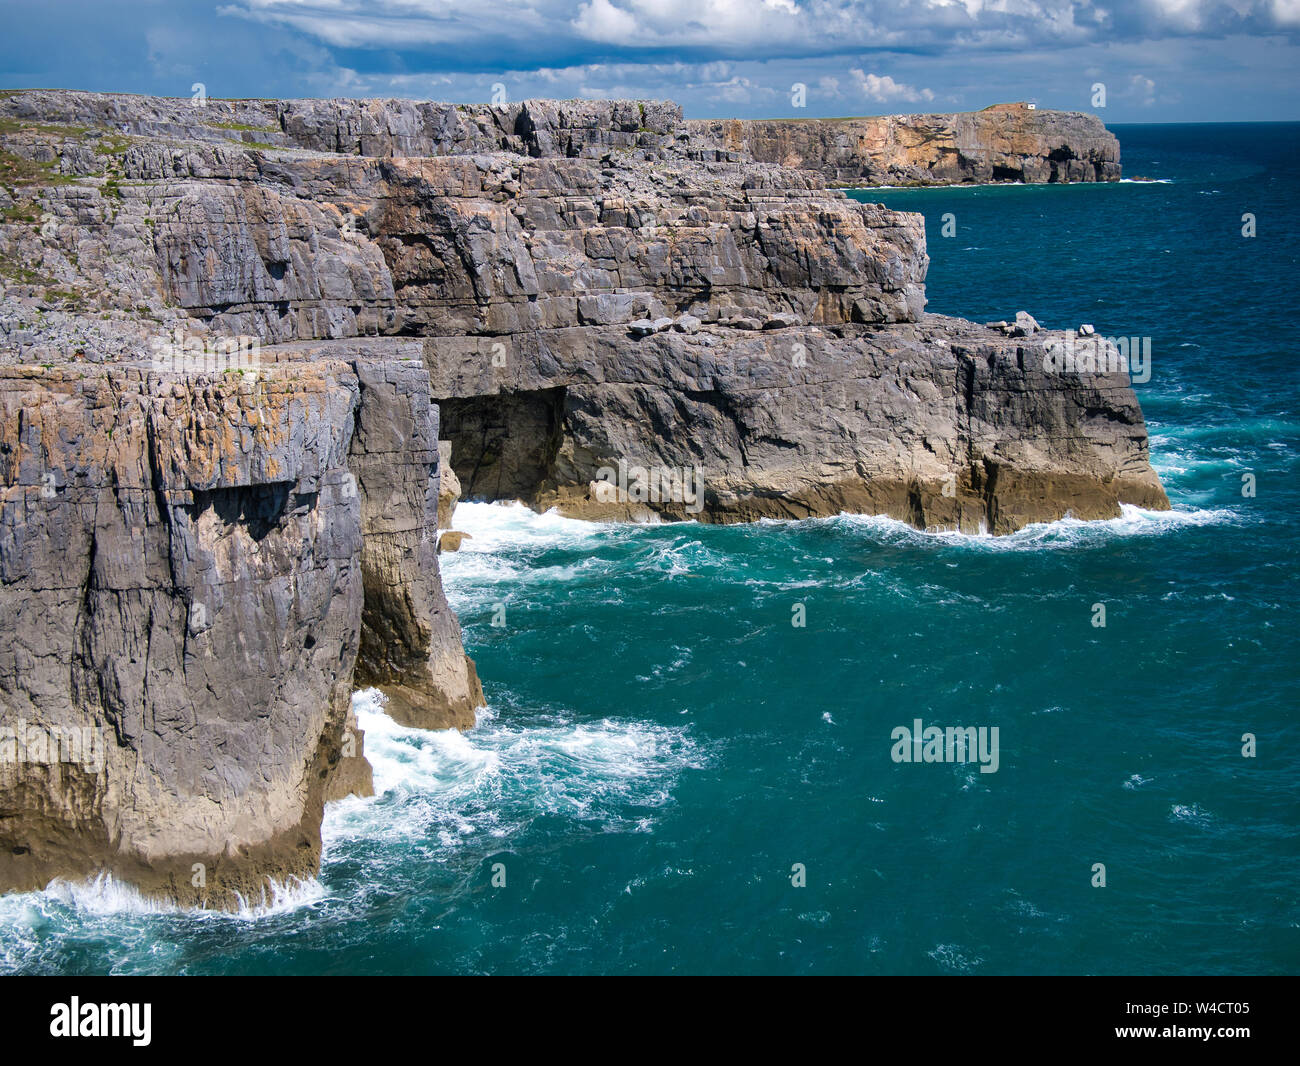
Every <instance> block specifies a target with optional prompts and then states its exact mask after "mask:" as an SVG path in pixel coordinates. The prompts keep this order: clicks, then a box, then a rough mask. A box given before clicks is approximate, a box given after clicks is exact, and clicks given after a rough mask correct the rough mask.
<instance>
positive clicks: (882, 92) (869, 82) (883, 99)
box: [849, 67, 934, 103]
mask: <svg viewBox="0 0 1300 1066" xmlns="http://www.w3.org/2000/svg"><path fill="white" fill-rule="evenodd" d="M849 74H850V75H852V77H853V81H854V84H855V85H856V86H857V89H858V92H859V93H860V94H861V95H863V96H865V97H866V98H867V99H868V100H876V101H879V102H880V103H888V102H890V101H891V100H903V101H906V102H907V103H918V102H920V101H922V100H933V99H934V93H933V92H932V91H931V90H929V89H914V88H913V87H912V86H910V85H903V84H902V83H900V82H896V81H895V80H894V79H893V78H891V77H890V76H889V75H888V74H886V75H884V76H883V77H882V76H881V75H878V74H867V73H865V72H864V71H862V70H861V69H859V68H857V67H855V68H854V69H852V70H850V71H849Z"/></svg>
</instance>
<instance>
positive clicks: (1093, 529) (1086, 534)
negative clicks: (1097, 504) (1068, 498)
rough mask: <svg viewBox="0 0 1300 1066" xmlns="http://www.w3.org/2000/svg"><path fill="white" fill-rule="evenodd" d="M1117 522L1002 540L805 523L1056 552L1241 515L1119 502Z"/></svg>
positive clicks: (856, 522) (1063, 526) (882, 520)
mask: <svg viewBox="0 0 1300 1066" xmlns="http://www.w3.org/2000/svg"><path fill="white" fill-rule="evenodd" d="M1120 512H1121V513H1120V515H1119V516H1118V517H1117V518H1104V519H1095V520H1090V521H1085V520H1083V519H1078V518H1069V517H1067V518H1061V519H1057V520H1056V521H1055V522H1037V523H1034V524H1032V525H1028V526H1025V527H1024V528H1023V529H1020V530H1017V531H1016V532H1015V533H1011V534H1007V535H1006V536H997V537H995V536H992V535H990V534H988V533H978V534H975V533H959V532H956V531H953V530H925V531H922V530H918V529H914V528H913V527H911V526H909V525H907V524H906V523H905V522H899V521H897V520H896V519H893V518H887V517H885V516H883V515H849V514H842V515H839V516H837V517H836V518H832V519H810V520H806V521H820V522H832V523H839V524H841V525H843V526H844V527H846V528H849V529H854V530H861V531H862V532H865V533H870V534H872V535H875V536H880V537H882V538H883V539H887V540H890V541H894V542H907V541H912V542H917V543H950V544H954V545H962V546H968V547H972V548H977V549H980V550H985V551H1026V550H1034V551H1037V550H1041V549H1051V550H1061V549H1069V548H1078V547H1085V546H1089V545H1092V544H1096V543H1099V542H1102V541H1106V540H1111V539H1114V538H1117V537H1119V538H1128V537H1141V536H1157V535H1160V534H1164V533H1170V532H1174V531H1177V530H1181V529H1189V528H1195V527H1198V526H1208V525H1222V524H1225V523H1232V522H1238V521H1241V516H1240V515H1238V514H1237V513H1236V512H1235V511H1231V510H1228V509H1226V508H1216V509H1203V508H1198V509H1192V510H1178V509H1175V510H1170V511H1149V510H1146V509H1145V508H1142V507H1135V506H1134V505H1132V504H1127V503H1126V504H1121V505H1120Z"/></svg>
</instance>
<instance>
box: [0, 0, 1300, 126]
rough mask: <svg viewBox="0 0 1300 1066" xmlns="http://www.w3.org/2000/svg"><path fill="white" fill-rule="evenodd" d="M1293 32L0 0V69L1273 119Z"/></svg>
mask: <svg viewBox="0 0 1300 1066" xmlns="http://www.w3.org/2000/svg"><path fill="white" fill-rule="evenodd" d="M1298 41H1300V0H1132V2H1101V3H1091V2H1072V0H891V2H877V0H564V2H562V0H523V2H520V0H137V2H132V3H117V2H112V0H45V2H43V3H39V4H38V3H37V2H35V0H23V2H17V0H0V87H4V88H19V87H28V86H44V87H63V88H76V89H97V90H105V91H108V90H114V91H122V92H136V93H156V94H161V95H166V96H189V95H190V92H191V87H192V85H193V84H194V83H195V82H201V83H203V85H204V86H205V87H206V91H207V93H208V95H210V96H215V97H239V96H279V97H290V96H402V97H411V98H419V99H439V100H454V101H486V100H488V99H490V98H491V97H492V95H493V91H494V88H495V87H496V86H501V87H502V89H503V91H504V93H505V95H506V97H507V98H508V99H511V100H520V99H525V98H528V97H556V98H571V97H588V98H599V97H640V98H657V99H661V98H669V99H673V100H676V101H678V102H679V103H681V104H682V106H683V107H684V108H685V109H686V113H687V115H688V116H689V117H697V118H706V117H719V116H731V115H734V116H740V117H752V116H775V117H782V116H787V117H812V116H818V115H860V114H861V115H870V114H888V113H898V112H906V111H952V110H971V109H977V108H980V107H985V106H987V105H989V104H992V103H998V102H1002V101H1007V100H1022V99H1025V100H1033V101H1036V102H1037V103H1038V104H1039V105H1040V106H1042V107H1056V108H1064V109H1069V110H1082V111H1088V110H1096V111H1097V113H1098V114H1099V115H1100V116H1101V117H1102V118H1103V119H1104V120H1105V121H1107V122H1188V121H1216V120H1277V119H1300V73H1298V71H1300V55H1298V54H1297V42H1298ZM1098 83H1100V84H1102V85H1104V86H1105V91H1106V97H1105V103H1106V106H1105V107H1104V108H1097V107H1094V90H1093V86H1094V85H1096V84H1098ZM796 84H800V85H803V86H805V87H806V89H805V95H804V99H805V103H806V106H804V107H802V108H798V107H795V106H794V103H793V99H792V97H793V94H792V86H794V85H796Z"/></svg>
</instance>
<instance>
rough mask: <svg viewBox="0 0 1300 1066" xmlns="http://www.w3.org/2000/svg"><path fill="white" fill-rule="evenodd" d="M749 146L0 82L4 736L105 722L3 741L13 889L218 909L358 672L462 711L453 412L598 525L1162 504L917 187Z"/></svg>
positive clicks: (1092, 406)
mask: <svg viewBox="0 0 1300 1066" xmlns="http://www.w3.org/2000/svg"><path fill="white" fill-rule="evenodd" d="M274 146H279V147H274ZM746 151H747V150H746V149H742V148H737V147H735V146H734V145H729V144H727V143H724V142H723V141H719V140H716V139H715V138H714V137H713V136H712V134H710V133H708V132H707V131H704V132H702V131H701V130H700V129H699V128H698V126H692V125H691V124H685V123H683V122H682V121H681V116H680V112H679V111H678V110H677V109H676V108H675V106H673V105H667V104H640V103H636V102H632V103H625V102H614V103H608V102H600V103H578V104H569V103H563V104H556V103H547V102H540V103H539V102H531V101H530V102H528V103H525V104H521V105H517V106H515V107H513V108H508V109H491V108H458V107H452V106H451V105H434V104H412V103H403V102H375V101H283V102H274V101H244V102H222V101H209V102H208V103H207V105H206V107H203V108H195V107H191V106H190V104H189V102H188V101H170V100H157V99H150V98H141V97H109V96H98V95H94V94H82V93H61V92H23V93H15V94H9V95H7V96H3V97H0V212H2V213H3V221H2V222H0V275H2V276H3V285H4V287H3V292H0V708H2V709H3V712H4V713H3V722H2V723H0V724H2V725H3V726H5V727H8V728H10V729H11V730H12V729H15V728H16V727H17V724H18V723H22V725H23V728H24V729H26V730H29V731H30V730H32V729H35V730H36V733H33V736H35V735H36V734H38V733H41V732H43V733H44V734H45V735H47V736H49V735H54V734H55V733H58V732H59V731H67V732H68V733H69V734H71V733H72V732H73V731H78V732H77V735H78V736H82V735H85V736H99V737H101V738H103V748H102V754H103V758H102V760H97V759H90V760H82V761H80V762H77V761H75V760H68V759H57V760H50V759H46V760H41V759H38V758H26V759H24V760H19V759H15V758H8V759H6V758H5V752H6V749H5V747H4V743H5V735H4V734H2V733H0V889H2V888H14V887H23V888H26V887H36V886H38V885H41V884H44V883H46V882H47V881H48V880H49V878H51V877H53V876H56V875H65V876H70V875H80V874H86V873H90V872H93V871H96V870H102V869H107V870H111V871H113V872H114V873H116V874H117V875H119V876H121V877H123V878H125V879H127V880H130V881H132V882H134V883H136V884H139V885H141V886H142V887H144V888H145V889H146V890H147V891H150V892H156V893H159V894H163V895H167V896H171V897H173V898H178V899H181V900H185V901H202V902H205V903H208V904H210V905H217V906H227V905H230V903H231V901H232V900H233V899H234V898H235V895H234V894H235V893H240V894H243V895H245V896H247V895H249V894H250V893H252V894H254V895H256V894H257V889H258V886H259V885H261V884H262V883H263V879H264V878H265V876H267V875H273V876H285V875H289V874H305V873H309V872H312V871H314V870H315V869H316V866H317V863H318V861H319V848H320V844H319V826H320V817H321V809H322V804H323V803H324V802H325V801H326V800H328V799H331V798H335V797H337V796H338V795H340V794H344V793H346V792H347V791H349V790H357V791H362V792H364V791H365V790H366V789H367V788H368V772H367V767H366V764H365V761H364V753H363V748H362V744H361V738H360V736H359V734H358V733H357V730H356V728H355V722H351V721H349V716H348V696H349V693H350V692H351V690H352V688H353V686H354V685H358V684H374V685H378V686H380V687H381V688H383V689H384V691H385V692H386V693H387V694H388V696H389V704H388V706H389V711H390V713H392V714H393V715H394V716H395V717H397V718H398V719H400V720H401V721H403V722H406V723H408V724H412V725H418V726H428V727H444V726H449V725H454V726H467V725H470V724H472V722H473V716H474V708H475V707H476V706H478V705H479V704H480V703H481V701H482V693H481V689H480V688H479V683H478V679H477V677H476V676H475V673H474V669H473V664H472V663H471V662H469V661H468V660H467V659H466V657H465V655H464V651H463V648H462V646H461V638H460V632H459V627H458V625H457V623H456V620H455V618H454V616H453V615H452V613H451V612H450V610H449V609H448V607H447V604H446V600H445V598H444V597H443V594H442V588H441V582H440V578H439V575H438V567H437V559H436V554H435V553H436V539H435V538H436V537H437V528H438V525H439V522H438V502H439V489H440V459H439V452H440V448H439V440H440V439H441V440H442V441H443V442H445V444H446V446H445V448H443V452H444V454H449V455H450V456H451V462H452V463H453V464H454V466H455V474H456V475H457V478H458V480H459V482H460V485H461V491H462V492H463V494H464V496H465V497H466V498H476V499H499V498H519V499H523V500H526V501H528V502H530V503H532V504H533V505H535V506H538V507H548V506H552V505H554V506H558V507H560V508H561V509H563V510H564V511H566V512H567V513H570V514H575V515H581V516H588V517H604V518H617V519H628V518H644V517H652V516H655V515H659V516H664V517H669V518H682V517H687V518H689V517H698V518H700V519H702V520H706V521H734V520H743V519H752V518H757V517H761V516H765V515H770V516H779V517H803V516H807V515H826V514H834V513H838V512H839V511H841V510H849V511H865V512H872V513H884V514H889V515H893V516H895V517H897V518H900V519H902V520H904V521H908V522H911V523H913V524H915V525H917V526H922V527H929V526H933V527H943V528H960V529H964V530H970V531H974V530H978V529H987V530H989V531H992V532H997V533H1005V532H1010V531H1013V530H1015V529H1018V528H1020V527H1021V526H1023V525H1024V524H1026V523H1027V522H1033V521H1039V520H1046V519H1054V518H1059V517H1061V516H1062V515H1064V514H1066V513H1067V512H1070V513H1073V514H1075V515H1077V516H1079V517H1109V516H1112V515H1114V514H1116V513H1118V507H1119V504H1120V503H1121V502H1133V503H1138V504H1143V505H1147V506H1156V507H1158V506H1167V503H1166V501H1165V498H1164V494H1163V491H1162V490H1161V488H1160V485H1159V481H1158V479H1157V478H1156V476H1155V474H1154V473H1153V472H1152V470H1151V467H1150V465H1149V463H1148V462H1147V450H1146V449H1147V443H1146V430H1145V426H1144V423H1143V421H1142V415H1141V411H1140V409H1139V407H1138V404H1137V401H1136V398H1135V397H1134V395H1133V392H1132V390H1131V388H1130V387H1129V381H1128V376H1127V374H1126V373H1125V372H1124V371H1123V370H1122V369H1120V370H1117V371H1114V372H1111V373H1082V372H1075V371H1073V370H1071V371H1069V372H1065V371H1060V370H1055V369H1052V363H1051V360H1050V358H1049V354H1050V353H1049V350H1048V345H1049V344H1050V343H1053V342H1054V341H1055V342H1060V341H1063V340H1065V339H1066V338H1065V335H1063V334H1050V333H1047V332H1046V331H1039V330H1037V328H1036V326H1034V325H1033V324H1031V323H1027V324H1026V325H1024V326H1023V327H1021V328H1017V329H1015V330H1007V329H995V328H990V327H986V326H980V325H976V324H974V323H970V322H964V321H961V320H958V319H950V318H942V317H939V316H934V315H928V314H926V313H925V311H924V303H925V295H924V280H925V270H926V266H927V262H928V261H927V257H926V254H925V246H924V233H923V228H922V225H921V219H920V218H919V216H915V215H908V214H900V213H897V212H892V211H888V210H886V209H884V208H883V207H880V206H878V205H870V204H858V203H855V202H852V201H849V200H847V199H846V198H845V197H844V195H843V194H842V193H838V192H834V191H831V190H828V189H827V188H826V187H825V179H824V178H823V176H822V175H821V174H819V173H816V172H814V171H810V170H807V169H791V168H789V167H783V166H780V165H777V164H774V163H765V162H757V161H754V160H752V159H749V158H748V156H747V155H746ZM401 153H414V154H406V155H403V154H401ZM240 335H242V336H243V337H244V338H245V341H239V342H237V343H234V342H232V338H235V337H237V336H240ZM245 342H247V343H245ZM232 343H234V348H233V352H232V350H231V345H232ZM647 475H649V478H650V481H651V482H653V485H652V486H651V485H649V484H647V483H646V478H647ZM448 496H449V494H444V511H445V510H446V509H447V508H448V507H449V506H450V504H449V503H448ZM445 518H446V520H447V521H450V516H445ZM81 731H89V732H88V733H85V732H81ZM60 735H61V734H60ZM9 750H10V751H15V752H16V751H17V746H16V745H14V746H13V747H12V748H10V749H9ZM196 863H197V864H201V869H202V870H203V879H202V884H198V883H196V881H195V876H196V875H195V874H194V872H193V871H194V867H195V864H196Z"/></svg>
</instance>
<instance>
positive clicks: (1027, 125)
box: [687, 104, 1120, 185]
mask: <svg viewBox="0 0 1300 1066" xmlns="http://www.w3.org/2000/svg"><path fill="white" fill-rule="evenodd" d="M687 128H688V129H689V130H690V131H691V133H692V134H694V135H696V136H699V137H706V138H708V137H712V138H715V139H717V140H720V141H721V142H722V143H723V144H725V145H726V147H727V148H728V149H730V150H731V151H734V152H747V153H749V154H750V155H752V156H753V157H754V158H755V159H761V160H764V161H766V162H769V163H781V164H784V165H785V166H791V167H805V168H808V169H810V170H816V171H819V172H820V173H821V174H823V175H825V177H826V179H827V180H828V181H832V182H837V183H840V184H846V185H958V184H962V183H964V182H990V181H1023V182H1072V181H1118V180H1119V178H1120V165H1119V141H1118V140H1116V139H1115V136H1114V134H1112V133H1110V132H1108V131H1107V129H1106V127H1105V126H1104V125H1102V122H1101V120H1100V119H1098V118H1097V117H1096V116H1095V115H1089V114H1084V113H1081V112H1076V111H1038V110H1031V109H1029V108H1027V107H1026V106H1025V105H1024V104H1000V105H997V106H996V107H990V108H986V109H985V110H983V111H973V112H965V113H960V114H954V115H882V116H879V117H876V118H838V119H795V120H763V119H756V120H752V121H751V120H742V119H730V120H723V121H718V120H706V121H698V122H688V123H687Z"/></svg>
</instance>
